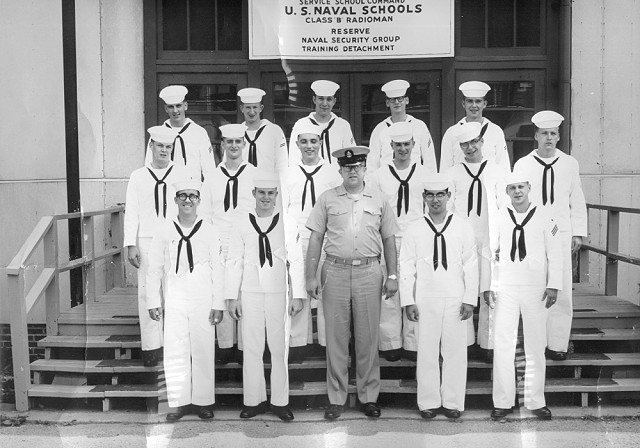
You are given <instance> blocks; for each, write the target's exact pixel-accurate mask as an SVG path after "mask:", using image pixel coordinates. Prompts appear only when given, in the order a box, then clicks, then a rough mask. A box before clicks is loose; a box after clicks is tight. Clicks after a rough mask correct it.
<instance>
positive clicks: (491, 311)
mask: <svg viewBox="0 0 640 448" xmlns="http://www.w3.org/2000/svg"><path fill="white" fill-rule="evenodd" d="M409 87H410V86H409V83H408V82H406V81H404V80H395V81H390V82H388V83H386V84H385V85H384V86H382V91H383V92H384V93H385V95H386V105H387V107H388V108H389V111H390V115H389V117H388V118H386V119H385V120H383V121H382V122H380V123H379V124H378V125H377V126H376V127H375V129H374V130H373V133H372V135H371V138H370V142H369V146H368V147H365V146H359V145H356V143H355V140H354V137H353V133H352V131H351V126H350V124H349V123H348V122H347V121H346V120H344V119H342V118H340V117H338V116H336V115H335V114H334V113H333V112H332V109H333V107H334V105H335V102H336V92H337V90H338V89H339V85H338V84H336V83H334V82H332V81H327V80H317V81H315V82H314V83H312V85H311V88H312V90H313V92H314V95H313V103H314V106H315V107H314V111H313V112H311V113H310V114H309V115H308V116H306V117H303V118H301V119H300V120H298V121H297V122H296V123H295V125H294V127H293V130H292V132H291V135H290V138H289V145H288V146H287V141H286V138H285V135H284V132H283V131H282V129H281V128H280V127H279V126H278V125H277V124H275V123H272V122H270V121H269V120H267V119H264V118H261V113H262V110H263V104H262V98H263V96H264V95H265V92H264V91H263V90H261V89H256V88H246V89H242V90H240V91H239V92H238V97H239V107H240V110H241V112H242V114H243V116H244V118H245V121H244V122H243V123H240V124H226V125H223V126H220V132H221V149H222V161H221V162H220V163H219V164H218V165H217V166H216V164H215V162H214V157H213V151H212V147H211V143H210V140H209V137H208V135H207V132H206V131H205V130H204V129H203V128H202V127H200V126H199V125H198V124H196V123H195V122H193V121H192V120H191V119H189V118H187V117H186V112H187V110H188V103H187V101H186V100H185V98H186V94H187V89H186V88H185V87H183V86H168V87H166V88H164V89H162V91H161V92H160V98H161V99H162V100H163V101H164V103H165V111H166V112H167V115H168V120H167V121H165V122H164V123H163V124H162V125H160V126H154V127H152V128H150V129H149V130H148V131H149V136H150V138H149V143H148V149H147V154H146V158H145V165H144V166H143V167H141V168H139V169H137V170H135V171H134V172H133V173H132V175H131V178H130V181H129V185H128V188H127V196H126V213H125V231H124V246H125V247H126V248H127V257H128V260H129V262H130V263H131V264H132V265H133V266H134V267H135V268H137V273H138V306H139V315H140V328H141V343H142V356H143V360H144V364H145V365H146V366H153V365H156V364H157V363H158V361H159V360H160V359H161V358H163V364H164V370H165V375H166V384H167V396H168V402H169V406H170V407H171V408H172V411H171V412H170V413H169V414H168V415H167V420H168V421H176V420H178V419H180V418H181V417H182V416H183V415H185V414H186V413H188V412H190V409H192V408H193V407H194V406H195V408H196V409H197V413H198V415H199V417H200V418H203V419H209V418H213V405H214V402H215V363H216V361H218V362H223V363H226V362H229V361H232V360H238V361H240V362H242V365H243V408H242V411H241V413H240V417H241V418H251V417H254V416H256V415H259V414H263V413H266V412H268V411H271V412H273V413H274V414H276V415H277V416H278V417H279V418H280V419H282V420H284V421H290V420H292V419H293V418H294V416H293V413H292V411H291V409H290V407H289V376H288V363H291V362H303V360H304V358H305V356H307V355H308V353H309V349H310V347H311V344H314V342H317V343H318V344H319V345H320V346H323V347H326V359H327V369H326V370H327V393H328V399H329V406H328V408H327V409H326V411H325V415H324V416H325V418H326V419H329V420H332V419H335V418H338V417H340V415H341V414H342V412H343V410H344V405H345V402H346V400H347V395H348V393H347V391H348V385H349V382H348V358H349V340H350V338H351V332H352V330H351V328H353V337H354V339H355V353H354V356H355V358H356V390H357V395H358V399H359V402H360V406H361V410H362V412H364V414H365V415H367V416H369V417H379V416H380V414H381V410H380V407H379V406H378V404H377V399H378V394H379V391H380V356H382V357H383V358H385V359H386V360H387V361H388V362H394V361H398V360H399V359H401V358H403V357H404V358H406V359H409V360H412V361H415V362H416V366H417V368H416V378H417V389H418V392H417V402H418V408H419V411H420V414H421V416H422V417H423V418H425V419H430V418H433V417H435V416H436V415H437V414H443V415H445V416H446V417H448V418H458V417H459V416H460V413H461V412H462V411H463V410H464V404H465V391H466V375H467V347H468V346H469V345H472V344H474V343H475V342H476V329H475V328H474V324H473V319H472V316H473V311H474V308H475V307H479V312H478V315H479V318H478V328H477V343H478V345H479V346H480V347H481V349H482V350H483V353H484V355H485V357H486V360H487V362H492V363H493V367H494V369H493V371H494V376H493V402H494V409H493V411H492V413H491V416H492V418H495V419H499V418H503V417H505V416H506V415H507V414H509V413H510V412H512V409H513V405H514V401H515V394H516V384H515V373H514V356H515V349H516V343H517V337H518V323H519V320H520V317H522V323H523V332H524V348H525V353H526V373H525V379H524V381H525V387H524V391H525V406H526V407H527V408H528V409H530V410H531V411H532V412H533V413H534V414H535V415H536V416H537V417H539V418H542V419H548V418H551V411H550V410H549V409H548V408H547V407H546V404H545V398H544V383H545V366H546V363H545V355H546V357H548V358H551V359H554V360H557V361H561V360H564V359H566V352H567V348H568V344H569V333H570V329H571V320H572V298H571V292H572V269H571V260H572V258H571V257H572V254H573V253H575V252H576V251H577V250H579V248H580V245H581V243H582V238H583V237H586V235H587V223H586V221H587V219H586V205H585V199H584V195H583V193H582V189H581V184H580V177H579V170H578V163H577V162H576V160H575V159H574V158H573V157H571V156H569V155H567V154H565V153H563V152H562V151H561V150H560V149H558V148H557V143H558V141H559V127H560V125H561V123H562V121H563V117H562V116H561V115H559V114H558V113H556V112H553V111H541V112H538V113H537V114H535V115H534V116H533V118H532V122H533V124H534V125H535V126H536V132H535V136H534V138H535V140H536V142H537V148H536V149H535V150H534V151H532V152H531V153H530V154H528V155H526V156H524V157H523V158H521V159H520V160H518V161H517V162H516V163H515V166H514V169H513V171H512V170H511V161H510V159H509V153H508V151H507V145H506V142H505V138H504V133H503V131H502V129H500V127H499V126H497V125H496V124H494V123H492V122H491V121H489V120H488V119H487V118H486V117H484V116H483V110H484V109H485V108H486V106H487V101H486V99H485V97H486V94H487V92H488V91H489V90H490V87H489V86H488V85H487V84H485V83H483V82H478V81H471V82H465V83H463V84H462V85H460V87H459V89H460V91H461V92H462V96H463V99H462V105H463V107H464V110H465V117H463V118H462V119H461V120H460V121H459V122H457V123H456V124H454V125H453V126H451V127H450V128H449V129H448V130H447V131H446V133H445V134H444V136H443V139H442V146H441V158H440V167H439V170H438V167H437V165H436V156H435V150H434V143H433V139H432V137H431V135H430V133H429V129H428V127H427V125H426V124H425V123H424V122H423V121H421V120H419V119H417V118H415V117H412V116H411V115H409V114H407V112H406V108H407V105H408V103H409V98H408V97H407V90H408V88H409ZM312 309H317V311H316V313H317V314H316V324H317V333H316V332H314V331H313V321H312ZM352 321H353V322H352ZM314 334H315V335H316V337H317V339H315V338H314ZM216 341H217V348H216ZM265 343H266V344H267V346H268V348H269V351H270V353H271V369H270V381H269V385H270V397H267V388H266V379H265V375H264V372H265V370H264V365H263V354H264V351H265ZM239 350H240V351H241V355H240V358H238V354H239V353H240V351H239ZM440 358H442V362H440Z"/></svg>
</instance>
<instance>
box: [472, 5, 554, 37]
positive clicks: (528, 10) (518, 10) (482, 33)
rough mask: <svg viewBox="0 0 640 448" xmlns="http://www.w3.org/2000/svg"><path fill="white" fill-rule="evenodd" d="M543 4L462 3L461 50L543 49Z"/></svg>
mask: <svg viewBox="0 0 640 448" xmlns="http://www.w3.org/2000/svg"><path fill="white" fill-rule="evenodd" d="M541 3H542V2H541V1H540V0H460V47H462V48H483V49H490V48H522V47H541V46H542V42H541V35H542V33H541V30H542V25H543V23H542V17H543V13H542V4H541Z"/></svg>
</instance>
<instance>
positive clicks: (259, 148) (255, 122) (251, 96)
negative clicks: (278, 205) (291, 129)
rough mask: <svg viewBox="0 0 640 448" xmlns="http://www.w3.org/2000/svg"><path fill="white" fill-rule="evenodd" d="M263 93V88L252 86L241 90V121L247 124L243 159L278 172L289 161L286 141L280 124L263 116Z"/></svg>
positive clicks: (264, 168) (265, 169)
mask: <svg viewBox="0 0 640 448" xmlns="http://www.w3.org/2000/svg"><path fill="white" fill-rule="evenodd" d="M264 95H265V91H264V90H262V89H255V88H252V87H248V88H246V89H241V90H240V91H238V97H239V98H240V111H241V112H242V115H243V116H244V122H243V123H242V124H243V125H245V126H246V127H247V130H246V131H245V133H244V139H245V140H246V142H247V143H246V145H245V147H244V149H243V151H242V158H243V159H244V160H245V161H247V162H248V163H250V164H251V165H253V166H255V167H257V168H258V169H260V170H264V171H269V172H272V173H278V172H280V171H281V170H283V169H285V168H286V167H287V166H288V164H289V154H288V152H287V140H286V139H285V137H284V132H282V128H280V126H278V125H277V124H275V123H272V122H270V121H269V120H267V119H266V118H260V114H261V113H262V110H263V109H264V105H263V104H262V97H263V96H264Z"/></svg>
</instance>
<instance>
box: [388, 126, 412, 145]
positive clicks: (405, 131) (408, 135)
mask: <svg viewBox="0 0 640 448" xmlns="http://www.w3.org/2000/svg"><path fill="white" fill-rule="evenodd" d="M389 137H391V141H392V142H396V143H402V142H408V141H409V140H411V139H412V138H413V126H411V124H409V123H407V122H406V121H398V122H397V123H393V124H392V125H391V126H389Z"/></svg>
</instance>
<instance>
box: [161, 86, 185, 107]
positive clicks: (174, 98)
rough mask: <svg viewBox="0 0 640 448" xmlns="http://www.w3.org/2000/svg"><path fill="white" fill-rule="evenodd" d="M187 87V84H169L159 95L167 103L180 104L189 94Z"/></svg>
mask: <svg viewBox="0 0 640 448" xmlns="http://www.w3.org/2000/svg"><path fill="white" fill-rule="evenodd" d="M187 92H188V90H187V88H186V87H185V86H167V87H165V88H164V89H162V90H161V91H160V94H159V95H158V96H159V97H160V98H162V101H164V103H165V104H167V105H168V104H178V103H182V102H183V101H184V97H185V96H187Z"/></svg>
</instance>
